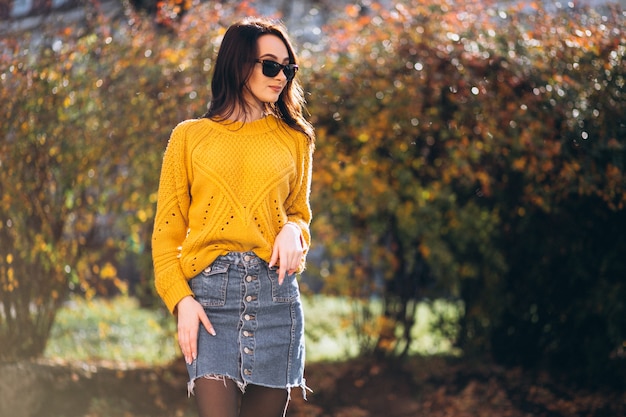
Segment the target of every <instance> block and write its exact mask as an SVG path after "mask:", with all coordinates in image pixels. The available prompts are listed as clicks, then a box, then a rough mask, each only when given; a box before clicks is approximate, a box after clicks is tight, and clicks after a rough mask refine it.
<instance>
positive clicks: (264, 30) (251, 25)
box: [203, 18, 314, 141]
mask: <svg viewBox="0 0 626 417" xmlns="http://www.w3.org/2000/svg"><path fill="white" fill-rule="evenodd" d="M263 35H275V36H277V37H278V38H280V39H281V40H282V41H283V43H284V44H285V46H286V47H287V52H288V54H289V63H292V64H297V62H296V55H295V52H294V50H293V47H292V46H291V42H290V41H289V38H288V36H287V33H286V31H285V28H284V27H283V26H282V25H281V24H280V23H277V22H274V21H271V20H268V19H263V18H247V19H245V20H242V21H239V22H237V23H234V24H233V25H231V26H230V27H229V28H228V30H227V31H226V33H225V34H224V39H223V40H222V44H221V46H220V49H219V52H218V53H217V58H216V60H215V69H214V71H213V79H212V80H211V94H212V99H211V103H210V104H209V108H208V111H207V112H206V113H205V114H204V116H203V117H206V118H209V119H213V120H220V121H222V120H226V119H228V118H229V117H230V116H232V115H233V113H234V112H235V109H237V108H240V109H243V111H244V113H246V112H247V110H248V109H249V104H248V103H247V102H246V100H245V98H244V94H243V93H244V89H245V88H246V82H247V81H248V78H249V77H250V75H251V74H252V71H253V68H254V65H255V61H256V59H257V57H258V52H259V51H258V44H257V40H258V39H259V38H260V37H261V36H263ZM304 104H305V100H304V95H303V91H302V87H301V86H300V84H299V83H298V81H297V80H296V79H295V78H294V79H292V80H290V81H288V82H287V84H286V85H285V88H284V89H283V91H282V93H281V94H280V97H278V101H277V102H276V103H265V107H266V108H265V111H266V112H268V113H271V114H274V115H275V116H276V117H278V118H280V119H282V120H284V121H285V123H287V125H289V126H291V127H292V128H294V129H296V130H298V131H300V132H302V133H304V134H305V135H307V137H308V138H309V140H310V141H314V133H313V127H312V126H311V124H310V123H309V122H308V121H307V120H306V118H305V117H304V115H303V110H304Z"/></svg>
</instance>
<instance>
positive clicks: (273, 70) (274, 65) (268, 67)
mask: <svg viewBox="0 0 626 417" xmlns="http://www.w3.org/2000/svg"><path fill="white" fill-rule="evenodd" d="M256 62H258V63H260V64H263V75H265V76H266V77H276V76H277V75H278V73H279V72H280V71H281V70H282V71H283V72H284V73H285V77H287V81H291V80H293V77H295V76H296V72H298V66H297V65H296V64H287V65H283V64H279V63H278V62H275V61H268V60H266V59H257V60H256Z"/></svg>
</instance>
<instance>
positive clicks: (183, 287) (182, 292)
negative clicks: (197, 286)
mask: <svg viewBox="0 0 626 417" xmlns="http://www.w3.org/2000/svg"><path fill="white" fill-rule="evenodd" d="M188 295H191V296H192V297H193V292H192V291H191V288H189V284H188V283H187V281H178V282H176V283H175V284H174V285H172V286H171V287H170V288H169V289H168V290H167V292H166V293H165V294H163V297H162V298H163V302H164V303H165V305H166V307H167V309H168V310H169V311H170V313H172V314H174V309H175V308H176V305H177V304H178V302H179V301H180V300H182V299H183V298H185V297H187V296H188Z"/></svg>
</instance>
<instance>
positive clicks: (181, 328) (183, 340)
mask: <svg viewBox="0 0 626 417" xmlns="http://www.w3.org/2000/svg"><path fill="white" fill-rule="evenodd" d="M176 314H177V315H178V344H179V345H180V349H181V350H182V352H183V356H184V357H185V362H187V363H188V364H191V363H192V362H193V361H194V360H195V359H196V358H197V357H198V331H199V329H200V326H199V323H202V325H203V326H204V327H205V328H206V330H207V332H209V334H211V335H213V336H215V330H214V329H213V325H212V324H211V322H210V321H209V317H208V316H207V315H206V313H205V312H204V308H202V305H200V303H199V302H197V301H196V299H195V298H193V297H192V296H187V297H185V298H183V299H182V300H180V301H179V302H178V304H177V305H176Z"/></svg>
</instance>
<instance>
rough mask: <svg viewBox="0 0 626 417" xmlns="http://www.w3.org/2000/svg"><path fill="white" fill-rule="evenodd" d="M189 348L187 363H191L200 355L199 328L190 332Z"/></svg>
mask: <svg viewBox="0 0 626 417" xmlns="http://www.w3.org/2000/svg"><path fill="white" fill-rule="evenodd" d="M187 349H188V352H189V355H188V356H189V357H188V358H187V359H188V361H187V363H189V364H191V363H192V362H193V361H195V360H196V358H197V357H198V328H196V329H195V330H191V331H190V332H189V343H188V346H187Z"/></svg>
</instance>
